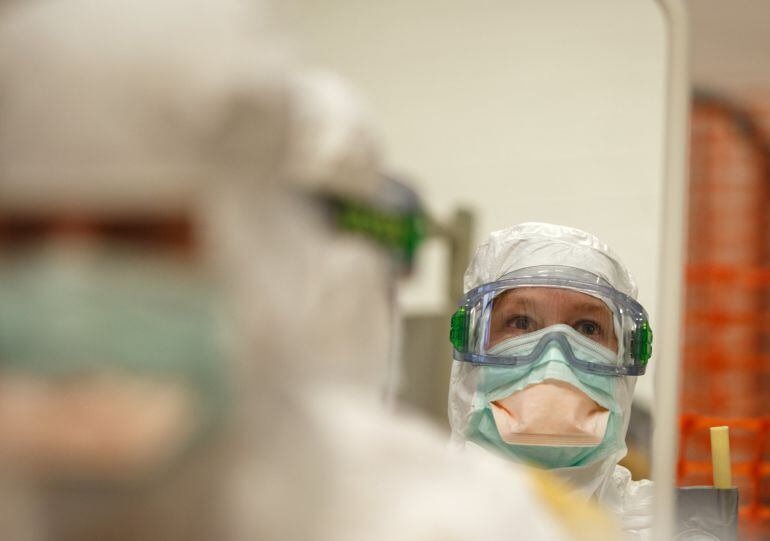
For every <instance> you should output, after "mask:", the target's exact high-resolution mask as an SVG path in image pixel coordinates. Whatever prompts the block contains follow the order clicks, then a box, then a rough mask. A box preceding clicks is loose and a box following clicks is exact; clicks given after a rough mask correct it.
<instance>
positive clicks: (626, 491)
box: [449, 222, 652, 538]
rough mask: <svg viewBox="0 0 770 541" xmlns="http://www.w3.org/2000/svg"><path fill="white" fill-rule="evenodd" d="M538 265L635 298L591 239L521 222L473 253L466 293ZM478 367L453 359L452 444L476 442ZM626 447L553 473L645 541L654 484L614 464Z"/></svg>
mask: <svg viewBox="0 0 770 541" xmlns="http://www.w3.org/2000/svg"><path fill="white" fill-rule="evenodd" d="M538 265H566V266H571V267H575V268H579V269H582V270H586V271H589V272H592V273H594V274H597V275H599V276H601V277H602V278H604V279H605V280H606V281H607V282H609V284H610V285H612V286H613V287H614V288H615V289H617V290H619V291H621V292H623V293H625V294H627V295H629V296H631V297H634V298H635V297H636V293H637V291H636V284H635V282H634V280H633V277H632V276H631V274H630V272H629V271H628V269H627V268H626V267H625V265H624V264H623V262H622V261H621V260H620V258H619V257H618V256H617V255H616V254H615V253H614V252H613V251H612V250H611V249H610V248H609V247H608V246H607V245H606V244H604V243H603V242H601V241H600V240H599V239H598V238H596V237H595V236H593V235H591V234H589V233H586V232H585V231H581V230H579V229H575V228H572V227H566V226H560V225H553V224H546V223H536V222H529V223H522V224H518V225H515V226H512V227H510V228H508V229H503V230H500V231H495V232H493V233H492V234H491V235H490V236H489V238H488V239H487V241H486V242H484V243H483V244H482V245H481V246H480V247H479V248H478V249H477V250H476V253H475V255H474V257H473V260H472V261H471V264H470V266H469V267H468V270H467V271H466V273H465V291H466V292H467V291H469V290H471V289H473V288H475V287H477V286H480V285H482V284H486V283H490V282H494V281H496V280H498V279H500V278H501V277H502V276H504V275H505V274H507V273H509V272H513V271H516V270H519V269H523V268H527V267H533V266H538ZM479 374H480V372H479V368H478V367H475V366H473V365H472V364H470V363H466V362H460V361H453V365H452V375H451V380H450V388H449V422H450V425H451V428H452V437H451V440H452V445H453V447H455V448H463V447H465V446H468V445H473V446H475V444H473V443H470V442H467V441H466V440H465V436H464V434H465V432H466V428H467V426H468V422H469V420H470V418H471V415H472V414H473V412H474V409H475V407H478V406H477V405H474V404H475V403H476V402H478V400H477V399H476V389H477V387H478V381H479V379H478V377H479ZM635 384H636V379H635V377H630V376H628V377H623V378H622V379H621V381H620V384H619V385H617V387H616V389H617V390H616V396H615V400H616V402H617V404H618V405H619V406H620V409H621V411H622V414H623V434H624V435H625V434H626V432H627V430H628V423H629V420H630V416H631V400H632V396H633V390H634V386H635ZM626 451H627V449H626V447H625V445H623V446H622V448H620V449H619V450H617V451H616V452H615V453H613V454H611V455H609V456H607V457H606V458H604V459H603V460H599V461H598V462H594V463H592V464H589V465H587V466H585V467H575V468H562V469H557V470H551V471H553V472H555V473H557V474H558V475H559V476H561V477H563V478H564V479H566V480H567V481H568V482H569V483H570V484H571V485H572V486H574V487H575V488H576V490H577V492H578V493H580V494H582V495H584V496H585V497H594V498H596V499H598V501H600V502H601V503H602V504H603V505H604V506H605V507H606V508H607V509H609V510H610V511H612V512H613V513H614V514H616V515H617V516H618V517H620V520H621V522H622V525H623V528H624V530H625V532H626V533H627V534H628V535H630V536H633V537H638V538H645V536H648V535H650V533H651V527H652V482H651V481H647V480H644V481H638V482H636V481H632V480H631V475H630V473H629V472H628V470H626V469H625V468H623V467H622V466H619V465H618V461H619V460H620V459H622V458H623V457H624V456H625V454H626Z"/></svg>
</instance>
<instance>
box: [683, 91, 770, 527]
mask: <svg viewBox="0 0 770 541" xmlns="http://www.w3.org/2000/svg"><path fill="white" fill-rule="evenodd" d="M769 103H770V102H769ZM756 110H757V111H760V112H762V111H764V115H766V118H763V114H759V115H757V114H756V113H751V112H749V110H748V109H746V110H742V109H739V108H737V107H735V106H733V105H732V104H730V103H728V102H726V101H724V100H719V99H716V98H714V97H704V96H696V98H695V100H694V105H693V114H692V128H691V129H692V135H691V138H692V139H691V167H690V170H691V177H690V213H689V220H688V224H689V231H688V253H687V268H686V276H685V280H686V284H687V285H686V308H685V336H684V361H683V369H682V403H681V412H682V417H681V425H680V426H681V440H680V447H679V463H678V470H677V472H678V482H679V484H680V485H681V486H688V485H710V484H711V478H712V477H711V476H712V466H711V459H710V446H709V427H710V426H714V425H717V424H722V425H727V426H729V427H730V435H731V438H730V445H731V448H732V458H733V469H732V471H733V481H734V484H735V485H736V486H737V487H738V488H739V491H740V500H741V510H740V522H739V528H740V532H741V535H742V536H743V537H742V538H746V539H752V540H754V539H770V231H769V230H768V224H770V168H769V165H770V161H769V157H770V142H769V141H770V138H769V137H768V134H770V129H766V128H770V109H768V108H765V109H756Z"/></svg>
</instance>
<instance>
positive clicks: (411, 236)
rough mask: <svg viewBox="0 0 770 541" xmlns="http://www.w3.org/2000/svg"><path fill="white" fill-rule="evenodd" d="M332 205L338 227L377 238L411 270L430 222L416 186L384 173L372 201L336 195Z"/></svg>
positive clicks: (405, 267)
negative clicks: (414, 187)
mask: <svg viewBox="0 0 770 541" xmlns="http://www.w3.org/2000/svg"><path fill="white" fill-rule="evenodd" d="M331 207H332V212H333V215H334V221H335V223H336V225H337V227H339V228H340V229H342V230H345V231H350V232H354V233H360V234H362V235H364V236H366V237H369V238H370V239H373V240H374V241H376V242H378V243H379V244H381V245H382V246H384V247H385V248H386V249H388V250H389V251H390V252H391V253H392V254H393V256H394V257H395V259H396V260H397V262H398V263H399V264H400V265H401V266H402V267H403V268H404V269H405V270H407V271H408V270H411V268H412V265H413V263H414V257H415V253H416V252H417V248H419V246H420V244H421V243H422V241H423V240H424V239H425V234H426V233H425V231H426V224H427V219H426V215H425V212H424V210H423V207H422V204H421V203H420V199H419V197H418V196H417V193H416V192H415V191H414V190H412V189H411V188H410V187H408V186H406V185H405V184H402V183H401V182H399V181H397V180H394V179H392V178H390V177H385V176H383V177H381V183H380V186H379V189H378V190H377V194H376V195H375V197H374V198H373V200H372V201H366V202H364V201H359V200H354V199H346V198H340V197H335V198H333V199H332V200H331Z"/></svg>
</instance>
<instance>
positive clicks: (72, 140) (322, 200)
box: [0, 0, 612, 541]
mask: <svg viewBox="0 0 770 541" xmlns="http://www.w3.org/2000/svg"><path fill="white" fill-rule="evenodd" d="M257 7H258V6H256V5H251V4H246V3H243V2H235V1H233V2H230V1H225V0H218V1H213V0H212V1H192V2H191V1H189V0H186V1H181V0H163V1H159V0H153V1H150V0H137V1H134V2H123V1H118V0H98V1H97V0H67V1H64V0H40V1H36V2H25V3H23V4H21V3H16V4H9V5H7V6H5V7H4V9H5V11H4V12H3V16H2V19H0V85H1V86H2V90H1V91H0V96H2V99H1V100H0V118H2V119H3V120H2V122H0V201H2V216H3V219H4V220H5V223H13V224H15V225H14V227H12V228H10V229H8V228H6V229H5V232H6V233H9V231H11V230H12V232H15V233H13V234H11V235H10V237H13V238H16V239H20V238H23V239H26V241H29V237H30V235H31V236H32V237H35V238H38V237H39V238H38V240H39V242H31V243H30V242H26V241H25V242H26V248H25V249H24V250H11V249H10V247H9V246H8V245H7V244H6V245H4V247H3V248H4V249H3V257H2V261H1V263H2V266H3V270H4V271H5V272H7V273H9V276H11V277H13V278H14V279H15V280H18V284H19V288H17V289H16V291H23V292H25V293H24V295H23V296H22V297H21V298H19V297H18V295H17V296H16V297H14V296H13V295H12V294H11V293H8V292H6V293H8V295H9V296H8V297H7V299H6V300H9V302H7V303H5V304H4V305H3V307H2V309H3V314H2V316H3V318H4V319H3V321H4V322H6V323H9V322H15V326H10V327H7V328H6V329H5V330H4V332H5V333H6V334H5V336H4V340H3V343H2V344H0V348H2V349H0V361H1V362H2V363H3V366H2V373H1V375H0V378H1V383H2V392H0V431H2V432H3V434H4V435H3V437H2V438H0V453H1V455H0V456H1V458H2V462H0V481H2V482H1V483H0V503H2V504H3V510H2V515H0V516H2V517H3V518H4V519H8V518H10V519H12V520H9V521H5V520H4V521H3V522H2V523H0V530H2V531H0V537H2V538H3V539H11V538H13V539H17V540H22V539H29V540H42V539H56V540H57V541H60V540H68V539H77V540H79V541H81V540H88V539H94V540H95V539H98V540H100V541H109V540H118V539H120V540H122V539H126V540H128V539H156V540H176V539H185V540H196V539H200V540H212V539H221V540H254V539H270V540H303V541H304V540H307V539H314V540H319V541H323V540H332V539H334V540H343V541H344V540H351V541H353V540H355V541H360V540H361V539H367V540H369V541H377V540H386V539H387V540H393V539H401V540H426V541H427V540H430V541H432V540H436V539H444V540H470V539H482V538H484V539H505V538H523V539H529V540H538V539H549V540H551V539H597V538H607V537H608V536H609V535H611V533H612V528H611V525H609V524H608V523H606V522H605V520H604V519H603V516H602V515H601V514H600V513H599V512H597V511H596V510H593V509H592V508H590V507H589V506H580V505H579V504H574V502H572V501H571V500H569V499H567V500H565V499H564V494H563V491H562V490H561V489H560V488H559V487H558V485H554V484H553V483H552V482H551V481H548V480H544V479H543V478H542V477H541V476H537V475H532V474H530V473H529V472H528V471H526V470H525V469H524V468H510V467H508V466H507V465H502V464H501V463H500V462H498V461H497V460H496V459H492V458H491V457H490V458H489V459H488V460H481V461H468V460H465V459H464V458H462V457H447V456H446V454H445V452H444V451H445V450H444V444H443V442H442V437H441V436H440V435H439V434H438V433H437V431H436V430H435V429H434V428H433V427H432V426H430V425H429V424H427V423H425V422H424V421H422V420H420V419H418V418H411V417H406V416H397V415H394V414H393V413H390V412H389V411H388V410H387V409H386V408H385V407H384V406H383V403H382V398H381V397H382V391H383V388H384V387H385V384H386V381H385V380H386V379H387V374H388V369H389V365H390V364H391V363H392V362H393V359H392V357H393V355H394V353H395V344H394V340H393V336H394V326H395V324H394V321H395V317H396V314H395V312H394V302H393V301H394V295H393V291H394V287H395V279H396V277H397V275H398V272H400V271H399V269H400V268H401V266H402V265H404V264H405V263H408V261H409V257H410V254H411V253H413V249H414V242H413V241H414V239H415V231H414V228H415V227H417V226H416V225H415V223H416V222H415V220H414V218H415V216H417V215H418V211H419V207H418V206H417V205H416V198H415V197H414V195H413V194H412V193H411V192H410V191H409V190H408V189H406V188H405V187H403V186H400V185H398V184H397V183H394V182H392V181H389V180H387V179H385V178H384V177H382V176H381V175H380V174H379V173H378V171H379V168H380V161H379V158H378V155H377V146H376V142H375V140H374V138H373V135H372V131H371V128H369V126H368V124H367V122H366V119H365V117H364V116H363V115H362V114H361V112H360V109H359V107H358V106H357V105H356V103H355V100H353V99H352V97H351V96H350V94H349V93H348V91H347V90H346V89H345V87H344V85H341V84H340V83H339V82H338V81H337V80H336V79H333V78H330V77H327V76H321V75H318V74H313V73H311V72H308V71H307V70H306V69H304V68H302V67H301V66H299V65H297V64H296V63H294V62H292V61H291V60H289V58H288V55H287V54H286V53H285V49H284V48H282V47H280V46H279V45H278V44H279V40H277V39H276V38H274V37H271V36H270V34H269V32H268V30H267V29H266V28H265V27H264V26H262V25H260V24H258V23H260V22H261V19H260V16H259V13H260V12H259V10H258V9H256V8H257ZM249 8H254V9H249ZM20 216H21V218H19V217H20ZM30 216H32V217H33V218H32V219H30V218H29V217H30ZM169 216H171V217H174V216H182V217H183V218H182V219H181V221H179V222H175V221H174V220H173V219H171V218H169ZM174 223H176V224H177V225H173V224H174ZM180 223H181V224H182V225H179V224H180ZM25 224H26V225H25ZM30 224H33V225H32V226H30ZM35 224H37V225H35ZM40 224H43V225H40ZM148 224H149V225H148ZM152 224H155V226H152V227H150V225H152ZM158 224H160V225H158ZM164 224H165V225H164ZM40 230H43V231H45V234H42V233H41V234H37V233H35V231H38V232H39V231H40ZM20 232H21V233H20ZM30 232H32V233H30ZM164 232H165V233H164ZM158 238H160V239H165V241H164V242H166V241H167V242H166V244H167V245H163V244H164V243H163V242H161V245H163V246H158V245H157V244H156V243H155V242H154V241H155V240H157V239H158ZM375 241H376V242H375ZM30 245H34V248H29V246H30ZM41 246H42V248H41ZM41 254H42V255H41ZM11 301H12V302H11ZM191 366H194V367H198V368H197V369H194V370H193V369H191V368H190V367H191ZM201 367H202V368H201ZM182 374H186V375H182ZM223 395H227V396H228V397H229V398H227V399H224V398H222V397H223ZM212 396H213V398H212Z"/></svg>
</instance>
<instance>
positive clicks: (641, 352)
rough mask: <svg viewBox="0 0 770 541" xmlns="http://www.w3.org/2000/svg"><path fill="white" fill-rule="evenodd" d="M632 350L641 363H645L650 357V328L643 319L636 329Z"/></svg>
mask: <svg viewBox="0 0 770 541" xmlns="http://www.w3.org/2000/svg"><path fill="white" fill-rule="evenodd" d="M633 351H634V356H635V357H636V358H637V359H639V362H640V363H642V365H647V362H648V361H649V360H650V357H652V329H651V328H650V324H649V323H648V322H646V321H643V322H642V324H641V325H640V326H639V328H638V329H637V330H636V333H635V336H634V343H633Z"/></svg>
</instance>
